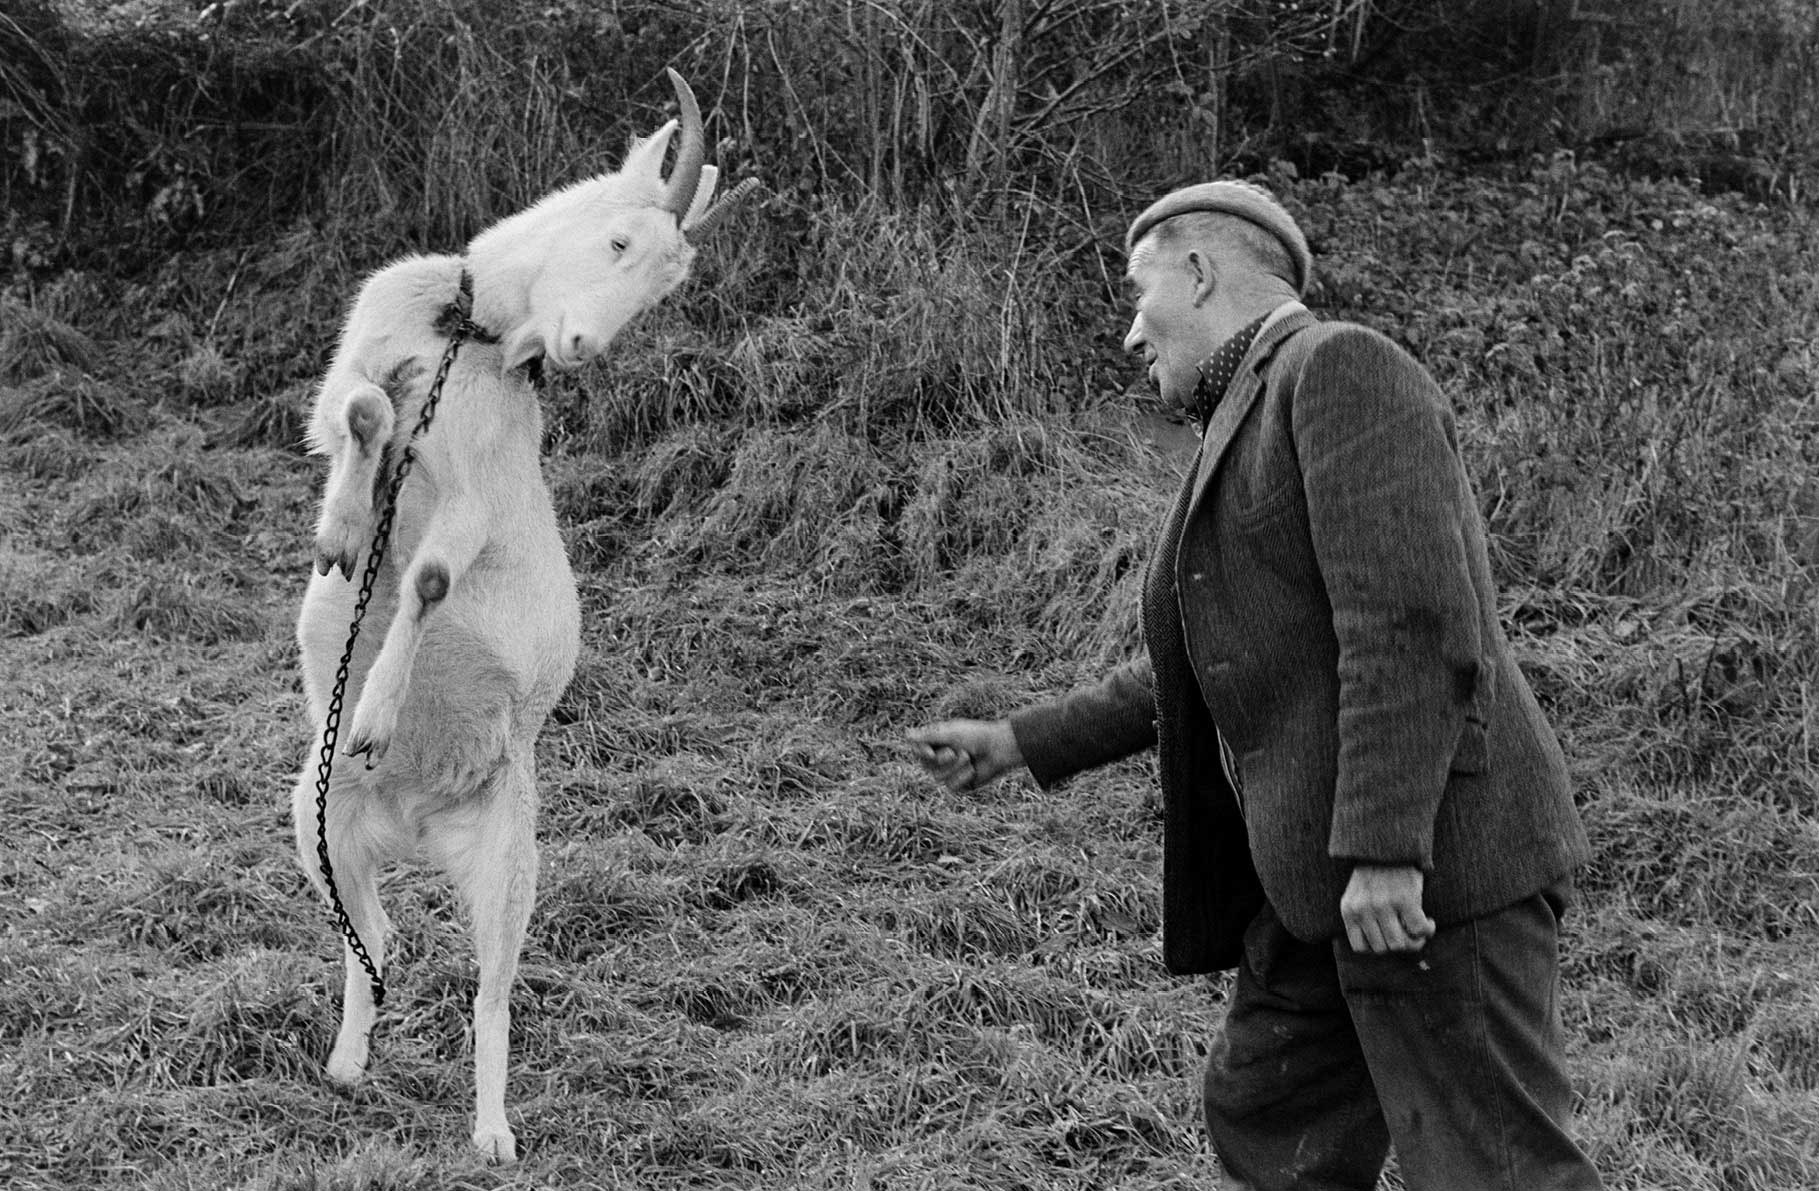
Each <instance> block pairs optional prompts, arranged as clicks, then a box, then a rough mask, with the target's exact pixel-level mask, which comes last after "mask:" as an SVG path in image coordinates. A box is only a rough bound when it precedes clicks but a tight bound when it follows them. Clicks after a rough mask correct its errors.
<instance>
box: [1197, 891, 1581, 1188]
mask: <svg viewBox="0 0 1819 1191" xmlns="http://www.w3.org/2000/svg"><path fill="white" fill-rule="evenodd" d="M1563 906H1564V896H1563V891H1556V890H1549V891H1547V892H1544V893H1538V894H1536V895H1534V896H1533V897H1530V898H1528V899H1527V900H1525V901H1522V902H1518V903H1517V904H1516V905H1513V906H1510V907H1508V908H1507V909H1504V910H1501V911H1498V912H1497V913H1495V914H1490V915H1487V916H1485V917H1483V918H1477V919H1473V920H1471V921H1467V922H1460V923H1454V924H1452V925H1450V926H1446V927H1443V928H1441V929H1440V930H1439V931H1438V932H1436V933H1435V935H1434V937H1433V938H1432V939H1430V940H1429V941H1428V944H1427V946H1426V947H1424V948H1423V949H1422V950H1420V951H1419V952H1414V953H1410V954H1394V955H1370V954H1368V953H1361V952H1354V951H1353V950H1352V949H1351V946H1350V945H1349V944H1348V943H1347V942H1346V941H1345V940H1344V939H1343V938H1341V939H1338V940H1336V941H1332V942H1322V943H1304V942H1302V941H1300V940H1299V939H1296V938H1295V937H1294V936H1293V935H1291V934H1289V933H1288V931H1287V930H1285V929H1284V928H1283V926H1282V924H1281V923H1280V922H1278V921H1277V919H1276V915H1275V912H1274V911H1273V910H1271V909H1270V907H1269V906H1267V905H1266V906H1264V908H1263V910H1262V911H1261V912H1259V913H1258V915H1257V917H1256V918H1255V919H1254V920H1253V921H1252V923H1251V925H1250V927H1249V928H1248V929H1247V930H1246V932H1245V939H1244V946H1245V956H1244V962H1243V964H1242V965H1241V966H1240V968H1239V969H1238V982H1237V988H1236V991H1235V992H1234V994H1233V997H1232V1005H1231V1010H1230V1012H1229V1013H1228V1014H1227V1015H1226V1019H1225V1024H1224V1026H1223V1027H1222V1028H1221V1030H1220V1032H1219V1037H1218V1038H1217V1039H1216V1041H1215V1042H1214V1045H1213V1052H1212V1059H1211V1062H1210V1063H1209V1065H1208V1067H1207V1072H1206V1119H1207V1128H1208V1131H1209V1132H1210V1133H1211V1135H1212V1142H1213V1149H1214V1150H1215V1152H1216V1153H1217V1154H1218V1155H1219V1160H1220V1162H1221V1164H1222V1165H1223V1166H1224V1168H1225V1170H1226V1172H1227V1177H1228V1179H1236V1180H1240V1182H1239V1183H1238V1184H1237V1185H1239V1186H1249V1187H1252V1188H1255V1189H1256V1191H1289V1189H1291V1188H1293V1189H1294V1191H1371V1188H1373V1187H1375V1186H1376V1185H1377V1176H1378V1174H1379V1173H1380V1172H1381V1171H1382V1169H1383V1163H1384V1159H1385V1158H1386V1156H1387V1155H1388V1152H1389V1147H1390V1144H1391V1143H1392V1142H1393V1143H1394V1144H1395V1147H1396V1160H1397V1163H1398V1165H1399V1168H1400V1170H1401V1172H1402V1178H1403V1181H1404V1182H1405V1183H1406V1184H1407V1185H1408V1187H1409V1191H1490V1189H1492V1188H1496V1189H1497V1191H1587V1189H1590V1188H1597V1187H1599V1186H1600V1185H1601V1184H1600V1182H1599V1178H1598V1174H1597V1172H1596V1171H1595V1170H1594V1169H1593V1168H1592V1165H1591V1163H1590V1162H1589V1161H1588V1160H1587V1159H1586V1157H1585V1155H1584V1154H1582V1153H1581V1152H1580V1151H1579V1149H1578V1147H1576V1146H1575V1145H1574V1144H1573V1142H1572V1139H1571V1138H1569V1137H1568V1136H1567V1134H1566V1126H1567V1123H1568V1120H1569V1118H1570V1116H1571V1112H1572V1089H1571V1086H1570V1085H1569V1084H1568V1082H1567V1077H1566V1072H1565V1063H1564V1056H1563V1038H1562V1031H1561V1026H1560V1012H1559V1001H1558V993H1559V982H1560V969H1559V946H1558V942H1559V920H1560V913H1561V911H1562V908H1563Z"/></svg>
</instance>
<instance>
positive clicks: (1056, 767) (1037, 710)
mask: <svg viewBox="0 0 1819 1191" xmlns="http://www.w3.org/2000/svg"><path fill="white" fill-rule="evenodd" d="M1153 687H1154V682H1153V680H1152V677H1151V672H1150V661H1149V657H1148V656H1147V655H1145V656H1141V657H1138V658H1135V659H1133V660H1131V661H1129V662H1126V663H1124V665H1122V666H1119V667H1118V668H1117V669H1115V670H1113V671H1112V672H1111V673H1110V674H1108V675H1106V676H1105V678H1104V679H1102V680H1101V681H1099V682H1097V683H1094V684H1092V685H1090V686H1083V687H1079V688H1076V689H1075V690H1073V691H1070V692H1069V693H1068V694H1066V695H1063V696H1062V697H1061V698H1059V699H1052V700H1049V701H1048V702H1045V703H1037V704H1033V705H1031V706H1029V707H1025V708H1023V709H1022V710H1021V711H1017V712H1013V713H1012V715H1011V731H1012V733H1013V734H1015V736H1016V737H1017V748H1018V751H1020V752H1021V753H1022V754H1023V760H1024V763H1025V764H1027V765H1028V766H1029V771H1030V775H1031V776H1032V777H1034V778H1035V779H1036V782H1037V784H1038V785H1040V786H1041V787H1042V788H1043V789H1045V790H1046V789H1048V788H1049V787H1051V786H1053V785H1055V784H1056V783H1057V782H1060V781H1062V780H1063V779H1065V778H1069V777H1072V776H1073V775H1074V774H1076V773H1080V772H1082V771H1083V770H1087V769H1092V768H1095V767H1097V766H1100V765H1106V764H1109V763H1110V762H1113V761H1116V760H1119V759H1120V758H1123V757H1128V756H1130V755H1131V754H1133V753H1139V752H1142V751H1143V750H1144V749H1146V748H1153V747H1154V746H1155V743H1156V699H1155V695H1154V693H1153Z"/></svg>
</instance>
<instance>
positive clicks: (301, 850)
mask: <svg viewBox="0 0 1819 1191" xmlns="http://www.w3.org/2000/svg"><path fill="white" fill-rule="evenodd" d="M313 772H314V766H310V767H307V768H306V769H305V771H304V775H303V777H302V778H300V779H299V780H298V783H297V789H296V793H295V795H294V797H293V798H292V803H291V812H292V816H291V817H292V820H293V825H294V826H295V828H296V835H297V859H298V862H299V863H300V864H302V866H303V871H304V873H305V874H306V875H307V876H308V877H309V882H310V884H311V885H312V886H313V887H314V888H315V890H316V893H317V895H318V896H319V897H320V898H321V899H322V902H323V905H324V906H325V907H328V906H329V905H330V902H329V896H328V884H327V881H326V880H325V879H324V877H323V875H322V862H321V858H320V855H319V854H318V852H317V847H316V844H317V840H318V839H319V838H320V835H319V834H318V833H317V831H316V791H315V782H314V780H313V779H312V777H311V774H312V773H313ZM366 796H367V792H366V791H364V790H348V789H346V788H345V787H344V786H343V785H342V783H339V782H338V783H336V785H335V787H333V788H331V789H330V791H329V805H328V811H329V814H328V837H329V848H328V854H329V867H330V869H331V870H332V871H333V872H334V876H335V889H336V891H337V892H338V893H339V894H340V896H341V904H342V906H343V907H344V908H345V909H346V910H347V917H348V921H349V922H350V923H351V924H352V925H353V928H354V933H355V934H357V935H359V936H360V944H361V946H363V947H365V948H366V953H367V957H368V958H370V959H371V960H372V961H373V969H374V971H376V972H380V973H383V972H384V971H385V943H386V936H387V935H388V934H389V933H390V931H391V921H390V920H389V919H388V918H387V917H386V913H385V908H384V907H383V906H381V905H380V904H379V855H378V851H377V848H376V845H375V841H373V840H372V839H371V838H369V837H365V836H363V835H361V834H360V833H359V824H358V823H357V822H355V821H354V820H355V819H356V817H357V814H358V811H357V809H356V810H355V811H354V813H352V814H346V813H337V811H338V809H339V807H341V806H348V805H350V804H351V803H352V802H353V801H356V800H360V799H362V798H365V797H366ZM331 921H335V920H334V919H333V918H332V917H331ZM337 930H339V928H338V926H337ZM341 952H342V961H343V965H344V967H345V969H346V978H345V985H344V988H343V991H342V997H341V1028H340V1031H339V1032H338V1033H337V1034H336V1036H335V1047H334V1050H333V1051H331V1052H330V1053H329V1058H328V1074H329V1078H331V1079H333V1080H334V1081H335V1082H336V1083H340V1084H349V1085H351V1084H355V1083H358V1082H359V1081H360V1080H361V1079H362V1078H363V1077H364V1076H365V1075H366V1065H367V1060H368V1058H369V1057H370V1053H371V1044H372V1033H373V1025H374V1023H375V1022H376V1021H377V1020H378V1016H379V1013H378V1007H377V1006H376V1005H374V1004H373V990H372V984H371V981H370V980H369V979H368V977H367V974H366V969H365V968H364V967H362V966H361V964H360V960H359V957H358V956H357V955H355V953H354V949H353V946H352V945H351V944H350V943H348V942H347V941H346V940H345V939H343V940H342V944H341Z"/></svg>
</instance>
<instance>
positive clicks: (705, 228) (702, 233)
mask: <svg viewBox="0 0 1819 1191" xmlns="http://www.w3.org/2000/svg"><path fill="white" fill-rule="evenodd" d="M758 185H759V183H758V179H756V178H747V179H746V180H745V181H743V182H741V183H739V185H737V186H735V187H733V188H732V189H731V190H730V191H728V192H727V193H725V194H723V195H721V196H720V197H719V198H717V199H715V200H714V201H713V202H711V203H709V204H708V205H707V210H705V211H703V212H701V218H699V219H697V220H695V222H693V223H691V224H689V225H688V226H687V227H685V228H683V229H682V235H683V237H684V238H686V239H687V240H688V242H689V243H690V244H700V243H701V241H702V240H704V239H706V238H707V235H708V233H710V232H712V231H713V230H714V229H715V228H717V227H719V226H720V224H721V222H722V221H724V220H725V219H726V217H727V216H728V215H731V214H732V213H733V208H735V207H737V206H739V205H740V204H741V203H743V202H744V201H745V200H746V199H747V198H749V197H750V196H751V194H752V193H753V192H754V191H756V190H757V189H758Z"/></svg>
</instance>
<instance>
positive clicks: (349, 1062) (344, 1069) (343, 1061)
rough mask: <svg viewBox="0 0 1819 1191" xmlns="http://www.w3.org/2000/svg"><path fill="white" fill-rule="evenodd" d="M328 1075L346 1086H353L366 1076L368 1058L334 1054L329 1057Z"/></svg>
mask: <svg viewBox="0 0 1819 1191" xmlns="http://www.w3.org/2000/svg"><path fill="white" fill-rule="evenodd" d="M328 1077H329V1078H330V1079H332V1080H334V1081H335V1082H336V1083H338V1084H340V1085H341V1086H342V1087H344V1088H351V1087H353V1086H354V1085H355V1084H357V1083H359V1082H360V1081H361V1080H363V1079H365V1078H366V1060H365V1059H364V1058H361V1059H355V1058H353V1057H351V1056H349V1055H343V1054H332V1055H330V1056H329V1057H328Z"/></svg>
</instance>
